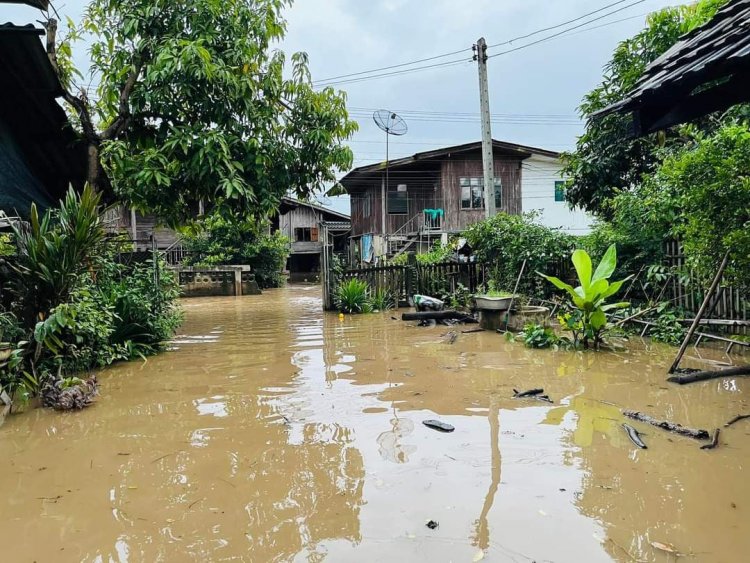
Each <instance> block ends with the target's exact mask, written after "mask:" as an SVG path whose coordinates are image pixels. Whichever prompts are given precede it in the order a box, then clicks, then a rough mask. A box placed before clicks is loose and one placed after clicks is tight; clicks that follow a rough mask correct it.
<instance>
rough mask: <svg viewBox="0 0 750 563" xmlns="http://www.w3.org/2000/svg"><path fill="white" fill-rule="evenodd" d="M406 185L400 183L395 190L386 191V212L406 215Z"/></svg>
mask: <svg viewBox="0 0 750 563" xmlns="http://www.w3.org/2000/svg"><path fill="white" fill-rule="evenodd" d="M407 197H408V195H407V192H406V186H404V185H401V186H398V188H397V189H396V190H395V191H389V192H388V213H389V214H391V215H406V214H407V213H408V212H409V200H408V199H407Z"/></svg>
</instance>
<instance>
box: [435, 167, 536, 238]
mask: <svg viewBox="0 0 750 563" xmlns="http://www.w3.org/2000/svg"><path fill="white" fill-rule="evenodd" d="M521 162H522V161H521V160H520V159H519V158H513V157H506V158H502V157H501V158H495V177H496V178H500V181H501V183H502V203H503V206H502V209H498V211H505V212H506V213H511V214H520V213H521V210H522V203H521ZM483 174H484V172H483V170H482V160H481V157H479V156H477V157H476V158H467V157H463V158H461V159H458V158H455V159H448V160H445V161H443V163H442V176H441V191H442V200H443V204H444V205H443V211H444V212H445V227H444V228H445V229H447V230H451V231H459V230H463V229H465V228H466V227H468V226H469V225H471V224H472V223H476V222H477V221H481V220H483V219H484V209H471V210H467V209H461V187H460V178H462V177H468V178H472V177H477V178H481V177H482V176H483Z"/></svg>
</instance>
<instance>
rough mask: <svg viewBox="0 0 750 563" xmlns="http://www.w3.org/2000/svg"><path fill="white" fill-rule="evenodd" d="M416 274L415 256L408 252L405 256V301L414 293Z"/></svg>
mask: <svg viewBox="0 0 750 563" xmlns="http://www.w3.org/2000/svg"><path fill="white" fill-rule="evenodd" d="M416 272H417V255H416V254H414V253H413V252H409V253H408V254H407V255H406V269H405V270H404V273H405V274H406V276H405V277H406V300H407V301H409V300H410V299H411V297H412V296H413V295H414V293H415V291H414V290H415V286H416V279H415V278H416V275H415V274H416Z"/></svg>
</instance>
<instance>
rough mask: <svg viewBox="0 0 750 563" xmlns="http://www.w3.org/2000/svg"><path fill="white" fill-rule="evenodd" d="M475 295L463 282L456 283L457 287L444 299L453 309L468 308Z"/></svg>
mask: <svg viewBox="0 0 750 563" xmlns="http://www.w3.org/2000/svg"><path fill="white" fill-rule="evenodd" d="M473 297H474V296H473V295H472V293H471V291H469V288H468V287H466V286H465V285H464V284H462V283H458V284H457V285H456V289H455V290H454V291H453V292H452V293H449V294H448V295H447V296H446V297H445V298H444V299H443V300H444V301H446V302H447V303H448V306H449V307H450V308H451V309H468V308H469V307H470V306H471V302H472V299H473Z"/></svg>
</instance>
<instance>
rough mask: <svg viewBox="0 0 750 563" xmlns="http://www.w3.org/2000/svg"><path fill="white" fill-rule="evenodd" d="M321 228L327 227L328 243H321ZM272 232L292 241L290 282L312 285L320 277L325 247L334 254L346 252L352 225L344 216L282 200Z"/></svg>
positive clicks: (273, 221)
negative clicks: (326, 245) (325, 245)
mask: <svg viewBox="0 0 750 563" xmlns="http://www.w3.org/2000/svg"><path fill="white" fill-rule="evenodd" d="M322 224H325V225H326V227H327V228H326V229H325V232H326V233H328V238H329V240H328V241H325V240H324V238H325V237H324V234H323V232H324V230H323V229H321V225H322ZM272 229H274V230H278V231H279V232H280V233H281V234H283V235H284V236H285V237H287V238H288V239H289V240H290V241H291V249H290V251H291V253H290V255H289V260H288V263H287V269H288V270H289V276H290V279H291V280H292V281H313V280H317V279H318V277H319V273H320V263H321V254H322V252H323V246H324V244H328V245H329V246H331V247H332V249H333V251H334V252H338V253H345V252H346V250H347V247H348V237H349V232H350V230H351V222H350V220H349V216H348V215H346V214H344V213H339V212H338V211H334V210H333V209H330V208H328V207H323V206H321V205H317V204H314V203H310V202H306V201H300V200H297V199H293V198H290V197H285V198H283V199H282V206H281V208H280V213H279V215H278V216H277V217H275V218H274V219H273V220H272Z"/></svg>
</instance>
